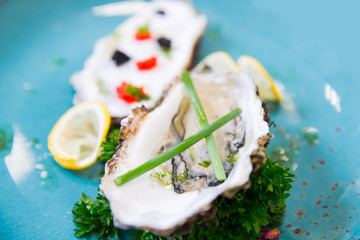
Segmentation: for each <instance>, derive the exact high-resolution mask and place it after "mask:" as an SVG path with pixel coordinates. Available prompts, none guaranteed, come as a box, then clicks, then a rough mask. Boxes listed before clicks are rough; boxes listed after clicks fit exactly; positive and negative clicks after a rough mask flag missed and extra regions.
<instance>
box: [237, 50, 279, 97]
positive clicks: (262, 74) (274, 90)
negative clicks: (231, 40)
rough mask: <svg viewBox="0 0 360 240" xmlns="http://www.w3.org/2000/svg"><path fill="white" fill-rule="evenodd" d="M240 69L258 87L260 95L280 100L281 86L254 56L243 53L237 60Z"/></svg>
mask: <svg viewBox="0 0 360 240" xmlns="http://www.w3.org/2000/svg"><path fill="white" fill-rule="evenodd" d="M237 64H238V66H239V68H240V70H241V71H245V72H247V73H248V74H249V75H251V77H252V78H253V80H254V82H255V84H256V85H257V86H258V88H259V93H260V97H261V98H262V99H263V100H268V101H281V100H282V94H281V87H280V86H278V84H277V83H275V81H274V80H273V79H272V78H271V77H270V75H269V73H268V72H267V71H266V69H265V68H264V67H263V65H262V64H261V63H260V62H259V61H258V60H257V59H256V58H254V57H251V56H247V55H243V56H240V57H239V58H238V60H237Z"/></svg>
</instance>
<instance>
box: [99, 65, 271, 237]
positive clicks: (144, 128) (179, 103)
mask: <svg viewBox="0 0 360 240" xmlns="http://www.w3.org/2000/svg"><path fill="white" fill-rule="evenodd" d="M191 77H192V80H193V83H194V85H195V88H196V89H197V92H198V95H199V97H200V100H201V102H202V105H203V107H204V110H205V112H206V115H207V117H208V120H209V122H210V123H212V122H214V121H215V120H216V119H218V118H220V117H222V116H223V115H225V114H227V113H228V112H230V111H231V110H233V109H235V108H237V107H240V108H241V109H242V113H241V115H240V116H239V117H237V118H235V119H233V120H232V121H230V122H229V123H227V124H226V125H224V126H223V127H221V128H220V129H218V130H217V131H215V132H214V133H213V134H214V137H215V141H216V143H217V147H218V149H219V153H220V157H221V159H222V162H223V166H224V169H225V172H226V175H227V180H226V181H225V182H223V183H220V182H218V181H217V180H216V178H215V175H214V171H213V168H212V164H211V160H210V156H209V153H208V149H207V146H206V142H205V140H201V141H200V142H198V143H197V144H195V145H193V146H192V147H190V148H189V149H187V150H186V151H184V152H183V153H181V154H179V155H177V156H176V157H174V158H173V159H170V160H169V161H167V162H165V163H163V164H162V165H160V166H158V167H157V168H155V169H153V170H152V171H150V172H147V173H146V174H144V175H142V176H140V177H138V178H136V179H134V180H132V181H130V182H128V183H126V184H124V185H122V186H120V187H118V186H116V185H115V183H114V179H115V178H116V177H118V176H120V175H122V174H124V173H126V172H128V171H130V170H132V169H134V168H136V167H138V166H139V165H141V164H143V163H144V162H146V161H148V160H149V159H151V158H153V157H154V156H156V155H158V154H159V153H161V152H163V151H165V150H167V149H169V148H170V147H172V146H174V145H176V144H177V143H179V142H181V141H182V140H184V139H186V138H188V137H189V136H191V135H193V134H194V133H196V132H198V131H199V130H200V129H201V128H200V124H199V122H198V119H197V116H196V113H195V111H194V109H193V107H192V105H191V102H190V99H189V97H188V94H187V92H186V89H185V86H184V84H183V82H181V81H180V80H178V81H177V82H176V83H174V84H173V85H172V86H171V87H170V88H169V89H168V91H167V94H166V97H165V98H164V100H163V101H162V102H161V103H160V104H159V106H157V107H156V108H155V109H154V110H151V111H150V110H147V109H146V108H145V107H138V108H135V109H133V111H132V114H130V115H129V116H128V117H127V118H125V119H123V120H122V122H121V124H122V128H121V133H120V145H119V146H118V148H117V152H116V154H115V155H114V156H113V158H112V159H110V160H109V161H108V162H107V164H106V169H105V175H104V177H103V178H102V180H101V185H100V189H101V193H102V194H103V195H105V197H106V198H107V199H108V200H109V202H110V206H111V210H112V214H113V216H114V224H115V226H117V227H119V228H129V227H135V228H141V229H147V230H151V231H153V232H155V233H157V234H160V235H163V236H169V235H171V234H173V233H174V232H175V231H176V230H178V229H179V228H181V227H183V226H184V225H186V226H190V225H191V222H194V221H195V220H196V219H198V218H201V217H207V216H209V215H212V214H213V213H214V211H212V210H213V208H212V207H213V204H212V203H213V201H214V200H215V199H216V198H217V197H218V196H219V195H226V196H228V197H231V196H233V195H234V194H235V193H236V192H237V190H239V189H240V188H241V187H243V186H244V184H246V183H247V182H248V180H249V175H250V173H251V171H252V170H253V166H252V159H253V160H254V159H256V158H258V159H261V160H264V159H265V158H266V156H265V153H264V151H263V149H264V147H265V146H266V144H267V143H268V141H269V139H270V138H271V136H270V135H269V127H268V123H267V122H266V121H265V120H266V119H264V117H265V116H266V113H265V110H264V109H263V107H262V101H261V100H260V98H259V97H258V95H257V93H256V86H255V85H254V83H253V81H252V79H251V78H250V77H249V76H248V75H247V74H246V73H241V72H240V73H239V72H233V73H227V74H217V73H216V72H214V71H211V67H207V69H206V72H193V73H192V74H191ZM182 230H184V229H182Z"/></svg>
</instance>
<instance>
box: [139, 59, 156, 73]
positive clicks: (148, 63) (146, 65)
mask: <svg viewBox="0 0 360 240" xmlns="http://www.w3.org/2000/svg"><path fill="white" fill-rule="evenodd" d="M156 60H157V58H156V57H151V58H149V59H146V60H144V61H140V62H137V63H136V65H137V67H138V69H139V70H150V69H152V68H154V67H155V66H156Z"/></svg>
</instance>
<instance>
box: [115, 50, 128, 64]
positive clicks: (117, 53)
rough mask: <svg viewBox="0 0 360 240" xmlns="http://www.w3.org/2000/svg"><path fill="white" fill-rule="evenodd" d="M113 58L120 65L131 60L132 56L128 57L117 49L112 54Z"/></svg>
mask: <svg viewBox="0 0 360 240" xmlns="http://www.w3.org/2000/svg"><path fill="white" fill-rule="evenodd" d="M112 60H114V61H115V64H116V65H117V66H120V65H121V64H124V63H126V62H127V61H129V60H130V57H128V56H127V55H126V54H125V53H123V52H120V51H119V50H116V51H115V53H114V55H113V56H112Z"/></svg>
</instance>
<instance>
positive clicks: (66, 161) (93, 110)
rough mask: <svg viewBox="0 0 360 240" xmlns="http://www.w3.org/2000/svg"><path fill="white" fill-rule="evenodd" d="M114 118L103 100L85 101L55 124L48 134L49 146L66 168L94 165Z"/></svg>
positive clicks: (81, 167) (57, 159) (59, 162)
mask: <svg viewBox="0 0 360 240" xmlns="http://www.w3.org/2000/svg"><path fill="white" fill-rule="evenodd" d="M110 120H111V117H110V115H109V112H108V111H107V109H106V107H105V106H104V105H103V104H101V103H99V102H93V101H89V102H82V103H80V104H78V105H76V106H74V107H72V108H71V109H69V110H68V111H67V112H66V113H65V114H64V115H63V116H62V117H61V118H60V119H59V120H58V121H57V122H56V124H55V126H54V127H53V129H52V130H51V132H50V134H49V137H48V148H49V150H50V152H51V153H52V155H53V157H54V159H55V161H56V162H57V163H58V164H60V165H61V166H62V167H64V168H68V169H75V170H78V169H83V168H86V167H88V166H90V165H91V164H93V163H94V162H95V161H96V159H97V156H98V152H99V149H100V145H101V142H102V141H103V140H104V138H105V137H106V134H107V132H108V130H109V127H110Z"/></svg>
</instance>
